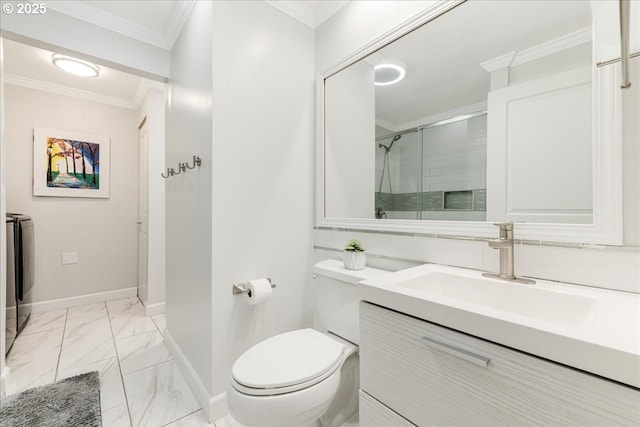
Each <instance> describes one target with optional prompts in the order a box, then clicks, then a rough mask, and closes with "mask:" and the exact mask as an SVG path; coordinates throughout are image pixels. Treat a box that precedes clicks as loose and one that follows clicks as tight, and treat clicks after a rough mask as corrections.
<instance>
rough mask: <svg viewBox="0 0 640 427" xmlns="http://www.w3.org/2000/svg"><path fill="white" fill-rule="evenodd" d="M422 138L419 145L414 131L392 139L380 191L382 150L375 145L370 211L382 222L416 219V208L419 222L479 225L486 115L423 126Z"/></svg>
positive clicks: (483, 215)
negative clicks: (378, 212)
mask: <svg viewBox="0 0 640 427" xmlns="http://www.w3.org/2000/svg"><path fill="white" fill-rule="evenodd" d="M422 140H423V146H422V147H421V136H420V132H417V131H416V132H411V133H407V134H404V135H402V137H401V138H400V139H399V140H398V141H396V143H395V144H394V145H393V147H392V149H391V151H390V152H389V165H388V167H389V171H385V176H384V179H383V181H382V191H381V192H379V191H378V190H379V189H380V180H381V175H382V168H383V161H384V152H385V149H384V148H381V147H379V146H378V145H376V207H381V208H382V209H384V210H385V211H386V213H387V218H397V219H416V218H417V217H418V213H417V212H418V205H420V207H421V211H422V213H421V214H422V219H440V220H467V221H468V220H478V221H484V220H485V219H486V175H487V174H486V160H487V116H486V115H481V116H477V117H473V118H470V119H467V120H461V121H457V122H454V123H449V124H445V125H441V126H435V127H430V128H426V129H424V130H423V131H422ZM390 142H391V139H390V138H389V139H387V140H384V141H377V142H376V144H379V143H382V144H384V145H386V146H388V145H389V143H390ZM421 152H422V155H421ZM420 160H422V165H421V164H420ZM421 166H422V167H421ZM388 172H390V175H391V188H389V182H388V177H387V173H388ZM420 181H421V183H422V189H420V188H419V183H420ZM420 190H422V192H421V193H419V191H420ZM445 193H446V194H445ZM445 197H446V198H447V208H446V209H445V204H444V199H445ZM418 199H420V200H418Z"/></svg>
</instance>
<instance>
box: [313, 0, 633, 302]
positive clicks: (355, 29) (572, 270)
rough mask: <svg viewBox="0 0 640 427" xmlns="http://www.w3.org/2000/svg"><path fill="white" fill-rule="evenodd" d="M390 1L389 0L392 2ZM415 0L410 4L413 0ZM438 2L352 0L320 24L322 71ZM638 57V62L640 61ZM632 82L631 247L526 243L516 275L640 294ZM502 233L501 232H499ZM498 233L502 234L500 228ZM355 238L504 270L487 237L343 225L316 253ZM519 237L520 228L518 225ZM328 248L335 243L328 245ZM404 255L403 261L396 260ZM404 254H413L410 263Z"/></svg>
mask: <svg viewBox="0 0 640 427" xmlns="http://www.w3.org/2000/svg"><path fill="white" fill-rule="evenodd" d="M382 3H386V4H385V5H384V7H383V6H382ZM408 3H410V4H408ZM431 3H432V2H392V3H388V2H364V1H363V2H351V3H348V4H347V5H346V6H345V7H344V8H343V9H341V10H340V11H339V12H338V13H337V14H336V15H334V16H333V17H331V18H330V19H329V20H327V21H326V22H325V23H324V24H322V25H321V26H320V27H319V28H318V29H317V30H316V41H315V43H316V71H317V72H318V73H322V72H323V71H324V70H326V69H328V68H330V66H331V65H332V64H334V63H336V62H337V61H338V60H339V59H342V58H345V57H346V56H348V55H349V54H351V53H353V52H355V51H357V50H358V49H360V48H361V47H362V46H363V45H364V44H366V43H367V42H369V41H371V40H373V39H375V38H377V37H380V36H381V35H382V34H384V33H385V32H386V31H388V30H390V29H393V28H395V27H396V26H398V25H400V24H401V23H402V22H404V21H405V20H407V19H410V17H411V16H412V15H413V14H415V13H418V12H420V11H421V10H422V8H424V7H426V6H428V5H430V4H431ZM636 62H637V60H636ZM631 78H632V81H633V82H634V84H633V86H632V88H631V89H630V90H628V91H625V93H624V94H623V115H624V117H623V145H624V147H623V149H624V153H625V155H624V159H625V160H624V201H625V212H624V214H625V229H624V238H625V245H626V246H625V247H622V248H612V247H593V248H591V247H582V246H580V245H576V247H575V248H570V247H552V246H534V245H518V246H517V247H516V253H515V266H516V273H518V274H521V275H531V276H534V277H539V278H546V279H553V280H562V281H567V282H573V283H581V284H585V285H590V286H598V287H605V288H613V289H623V290H629V291H633V292H640V283H639V282H638V277H640V255H639V251H638V247H637V246H638V243H639V239H638V225H637V223H638V218H639V217H640V212H639V210H638V194H640V188H639V187H640V179H639V177H638V169H640V168H639V166H640V159H639V158H638V148H637V141H638V139H639V130H638V124H637V122H638V120H637V117H638V114H639V113H638V104H639V103H638V92H637V90H638V86H640V78H639V77H638V67H637V64H636V66H635V68H632V75H631ZM496 233H497V232H496ZM496 235H497V234H496ZM350 238H361V239H362V241H363V243H364V245H365V246H366V247H367V248H368V252H370V253H372V254H375V255H381V256H383V257H384V258H376V257H375V256H373V257H369V258H368V259H369V260H371V261H370V263H371V264H374V265H375V264H377V265H379V266H387V267H388V268H391V269H398V268H401V267H402V266H405V265H407V264H415V263H420V262H435V263H441V264H449V265H457V266H462V267H470V268H478V269H482V270H489V271H496V270H497V269H498V254H497V251H495V250H492V249H489V248H488V246H487V245H486V243H485V242H475V241H465V240H455V239H434V238H430V237H413V236H397V235H392V234H376V233H356V232H344V231H336V230H316V231H315V232H314V245H315V246H316V247H317V249H316V250H315V252H314V257H315V258H316V259H321V258H326V257H332V258H339V257H340V256H341V255H340V253H339V252H338V251H337V250H339V249H341V248H342V246H343V245H344V243H345V242H346V241H347V240H349V239H350ZM516 238H517V227H516ZM322 248H332V249H335V251H326V250H323V249H322ZM394 259H396V261H394ZM398 260H411V261H410V262H404V261H398Z"/></svg>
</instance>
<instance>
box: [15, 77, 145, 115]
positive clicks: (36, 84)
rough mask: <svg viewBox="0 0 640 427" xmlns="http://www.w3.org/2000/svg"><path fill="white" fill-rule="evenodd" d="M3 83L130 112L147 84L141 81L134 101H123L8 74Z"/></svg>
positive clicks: (113, 97) (136, 105)
mask: <svg viewBox="0 0 640 427" xmlns="http://www.w3.org/2000/svg"><path fill="white" fill-rule="evenodd" d="M4 83H6V84H12V85H15V86H22V87H26V88H29V89H36V90H41V91H44V92H50V93H55V94H57V95H65V96H70V97H72V98H78V99H83V100H85V101H93V102H99V103H101V104H107V105H112V106H114V107H121V108H127V109H130V110H135V109H137V108H138V107H139V106H140V103H141V102H142V99H143V98H144V94H145V93H146V89H147V87H148V83H146V82H144V81H143V82H142V83H141V84H140V86H144V87H143V88H141V87H140V86H139V87H138V90H137V91H136V98H135V99H124V98H118V97H115V96H109V95H100V94H97V93H95V92H90V91H86V90H82V89H76V88H71V87H68V86H62V85H58V84H54V83H49V82H44V81H42V80H36V79H30V78H28V77H22V76H18V75H15V74H9V73H5V74H4ZM141 91H142V92H141ZM139 92H141V93H142V95H139ZM138 98H139V99H138Z"/></svg>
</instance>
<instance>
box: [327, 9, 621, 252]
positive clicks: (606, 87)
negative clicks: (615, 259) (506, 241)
mask: <svg viewBox="0 0 640 427" xmlns="http://www.w3.org/2000/svg"><path fill="white" fill-rule="evenodd" d="M464 1H465V0H453V1H451V0H440V1H438V2H436V3H434V4H433V5H431V6H430V7H428V8H426V9H425V10H423V11H422V12H420V13H419V14H417V15H415V16H413V17H412V18H410V19H409V20H407V21H405V22H403V23H401V24H399V25H398V26H396V27H395V28H393V29H391V30H390V31H388V32H386V33H384V34H382V35H381V36H379V37H377V38H376V39H374V40H372V41H371V42H369V43H367V44H366V45H364V46H362V47H361V48H360V49H358V50H356V51H355V52H353V53H352V54H350V55H348V56H347V57H345V58H343V59H342V60H340V61H339V62H337V63H336V64H334V65H333V66H331V67H329V68H328V69H326V70H325V71H324V72H322V73H320V74H317V76H316V103H317V107H316V141H315V158H316V160H315V172H316V173H315V175H316V177H315V178H316V184H315V191H316V194H315V209H314V211H315V218H314V225H315V227H317V228H333V229H349V230H363V231H375V232H381V233H385V232H388V233H393V234H398V233H401V234H421V235H431V236H436V237H438V236H441V237H458V238H470V239H474V238H480V239H486V238H493V237H496V236H497V230H496V228H495V227H494V226H493V224H492V223H491V222H480V221H475V222H474V221H432V220H404V219H403V220H394V219H374V218H371V219H368V218H332V217H325V215H324V212H325V201H326V198H325V171H326V168H325V155H324V153H325V138H324V137H325V132H324V126H325V114H324V111H325V108H326V105H325V102H324V82H325V79H326V78H328V77H330V76H331V75H333V74H335V73H337V72H339V71H340V70H342V69H344V68H346V67H348V66H350V65H352V64H353V63H355V62H357V61H359V60H361V59H363V58H364V57H366V56H368V55H369V54H371V53H373V52H375V51H376V50H378V49H380V48H382V47H383V46H385V45H387V44H389V43H391V42H393V41H394V40H396V39H398V38H400V37H402V36H404V35H405V34H407V33H409V32H411V31H412V30H414V29H416V28H418V27H420V26H422V25H424V24H426V23H428V22H429V21H431V20H432V19H435V18H437V17H438V16H440V15H443V14H444V13H446V12H448V11H450V10H451V9H453V8H454V7H456V6H458V5H460V4H462V3H464ZM592 34H593V38H594V46H595V43H596V40H595V39H596V38H597V34H596V31H595V30H594V31H593V32H592ZM594 50H595V49H594ZM593 69H594V71H593V125H592V129H593V223H591V224H552V223H525V222H523V223H518V224H517V225H516V227H515V229H516V235H517V238H518V239H519V240H532V241H541V242H561V243H578V244H581V243H587V244H601V245H616V246H620V245H622V243H623V230H622V226H623V219H622V95H621V90H620V84H621V82H620V75H621V70H620V64H619V63H618V64H611V65H608V66H606V67H596V66H595V59H594V63H593ZM372 216H373V210H372Z"/></svg>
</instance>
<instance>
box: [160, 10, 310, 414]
mask: <svg viewBox="0 0 640 427" xmlns="http://www.w3.org/2000/svg"><path fill="white" fill-rule="evenodd" d="M171 73H172V74H171V79H170V82H169V92H168V96H167V125H168V126H167V146H166V148H167V149H166V161H167V164H168V165H169V166H172V165H173V164H176V163H177V162H179V161H187V160H189V159H191V156H192V155H193V154H198V155H200V156H201V157H202V162H203V163H202V167H201V168H199V169H196V170H194V171H188V172H187V173H186V174H181V175H179V176H176V177H173V178H169V179H167V180H166V220H167V235H166V239H167V258H166V261H167V267H166V271H167V302H166V304H167V307H166V313H167V328H168V331H169V334H170V336H171V337H172V338H173V340H174V341H175V344H176V346H177V347H178V349H177V351H178V352H179V353H182V356H181V357H183V359H184V360H182V361H181V362H180V363H181V364H182V365H189V366H187V369H186V370H187V371H189V370H190V369H192V370H193V372H194V373H195V375H196V376H197V378H195V379H193V378H192V379H193V381H191V382H190V384H191V386H192V389H193V388H195V390H194V391H195V392H196V394H197V395H198V396H199V401H200V403H201V405H203V406H205V405H207V402H206V401H205V402H203V399H202V398H201V397H202V393H205V394H207V395H208V396H205V399H208V401H209V405H210V406H209V407H205V408H204V409H205V412H206V413H207V414H208V415H209V416H210V417H212V418H216V417H217V416H221V415H223V412H216V411H224V409H223V407H224V400H223V397H224V395H223V393H224V391H225V390H226V388H227V386H228V385H229V380H230V374H231V365H232V364H233V362H234V360H235V359H236V358H237V357H238V356H239V355H240V354H241V353H242V352H243V351H245V350H246V349H247V348H248V347H250V346H252V345H254V344H255V343H256V342H258V341H260V340H262V339H263V338H266V337H268V336H271V335H274V334H277V333H280V332H283V331H287V330H291V329H296V328H299V327H301V326H303V325H310V324H311V322H312V320H311V310H310V308H309V305H310V304H309V302H308V300H307V296H306V293H305V292H306V289H305V286H304V283H305V278H306V276H307V272H308V267H309V259H310V257H311V233H312V223H311V217H312V194H313V186H312V181H313V180H312V178H313V175H312V173H313V172H312V171H313V167H312V165H313V163H312V154H311V153H312V149H313V141H312V129H313V125H312V117H313V108H314V104H313V91H314V75H313V31H312V30H311V29H310V28H308V27H305V26H304V25H303V24H301V23H299V22H297V21H295V20H294V19H292V18H291V17H289V16H288V15H285V14H283V13H282V12H280V11H278V10H277V9H275V8H273V7H272V6H269V5H268V4H266V3H264V2H251V1H249V2H239V1H233V2H224V1H220V2H199V3H197V4H196V6H195V8H194V10H193V12H192V13H191V16H190V18H189V19H188V21H187V23H186V25H185V27H184V28H183V31H182V33H181V35H180V36H179V38H178V41H177V42H176V44H175V45H174V48H173V49H172V52H171ZM260 277H271V278H272V279H273V281H274V282H275V283H277V285H278V287H277V288H276V289H275V291H274V293H273V296H272V298H271V299H270V300H269V301H267V302H266V303H265V304H263V305H261V306H249V305H248V304H247V302H246V301H245V300H244V298H243V297H242V296H235V295H232V292H231V291H232V285H233V284H234V283H240V282H244V281H248V280H251V279H255V278H260ZM183 372H184V369H183ZM187 376H189V375H188V372H187ZM188 381H189V380H188ZM200 382H201V383H202V389H200V388H199V387H200V386H199V383H200ZM203 389H204V390H203ZM220 403H222V405H219V404H220Z"/></svg>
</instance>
